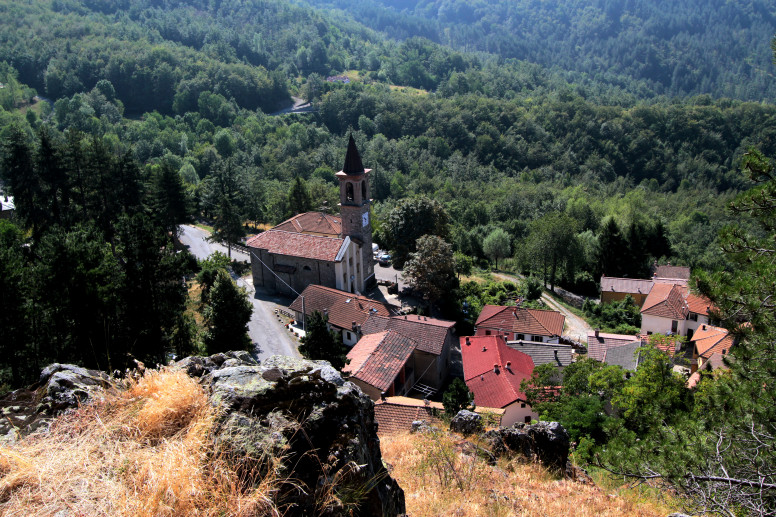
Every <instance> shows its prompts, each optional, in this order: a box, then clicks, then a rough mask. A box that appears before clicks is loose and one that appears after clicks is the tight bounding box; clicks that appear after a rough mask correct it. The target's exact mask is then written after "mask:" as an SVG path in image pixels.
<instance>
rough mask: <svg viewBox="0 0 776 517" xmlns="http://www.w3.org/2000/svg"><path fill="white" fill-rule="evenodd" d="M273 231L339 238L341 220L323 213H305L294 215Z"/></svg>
mask: <svg viewBox="0 0 776 517" xmlns="http://www.w3.org/2000/svg"><path fill="white" fill-rule="evenodd" d="M273 230H282V231H285V232H295V233H315V234H325V235H331V236H335V237H336V236H339V235H340V234H341V233H342V220H341V219H340V218H339V217H334V216H333V215H328V214H324V213H323V212H305V213H303V214H299V215H295V216H294V217H292V218H291V219H288V220H287V221H283V222H282V223H280V224H279V225H277V226H275V227H274V228H273Z"/></svg>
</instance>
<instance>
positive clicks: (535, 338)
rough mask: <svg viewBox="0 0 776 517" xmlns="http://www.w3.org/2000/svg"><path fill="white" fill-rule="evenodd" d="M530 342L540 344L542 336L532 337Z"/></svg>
mask: <svg viewBox="0 0 776 517" xmlns="http://www.w3.org/2000/svg"><path fill="white" fill-rule="evenodd" d="M532 341H536V342H537V343H541V342H542V341H544V340H543V339H542V336H536V335H534V336H533V339H532Z"/></svg>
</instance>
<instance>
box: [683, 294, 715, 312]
mask: <svg viewBox="0 0 776 517" xmlns="http://www.w3.org/2000/svg"><path fill="white" fill-rule="evenodd" d="M686 301H687V307H688V308H689V309H690V312H694V313H696V314H703V315H704V316H708V315H709V309H710V308H711V300H709V299H708V298H706V297H705V296H700V295H697V294H693V293H687V298H686Z"/></svg>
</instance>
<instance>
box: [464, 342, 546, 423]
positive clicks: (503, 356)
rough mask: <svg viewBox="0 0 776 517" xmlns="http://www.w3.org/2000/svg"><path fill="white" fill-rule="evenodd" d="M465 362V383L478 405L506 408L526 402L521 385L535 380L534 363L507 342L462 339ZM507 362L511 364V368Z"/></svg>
mask: <svg viewBox="0 0 776 517" xmlns="http://www.w3.org/2000/svg"><path fill="white" fill-rule="evenodd" d="M467 340H468V342H467ZM461 358H462V360H463V376H464V380H465V381H466V385H467V386H468V387H469V389H470V390H471V391H472V393H474V403H475V404H476V405H478V406H489V407H496V408H503V407H506V406H508V405H510V404H512V403H513V402H515V401H517V400H525V394H524V393H523V392H521V391H520V383H521V382H522V381H523V379H530V378H531V375H532V374H533V369H534V364H533V361H532V360H531V357H530V356H528V355H527V354H524V353H522V352H518V351H517V350H513V349H511V348H509V347H508V346H507V344H506V342H505V341H504V339H503V338H501V337H499V336H469V337H462V338H461ZM507 362H510V363H511V364H510V366H509V368H507V367H506V365H507ZM494 365H498V366H497V367H495V368H494Z"/></svg>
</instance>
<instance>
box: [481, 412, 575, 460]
mask: <svg viewBox="0 0 776 517" xmlns="http://www.w3.org/2000/svg"><path fill="white" fill-rule="evenodd" d="M484 438H485V440H486V441H487V442H488V443H489V445H490V447H491V451H492V452H493V454H494V455H496V456H497V457H498V456H504V455H508V454H521V455H523V456H524V457H526V458H527V459H529V460H534V459H536V460H538V461H539V462H541V463H542V464H543V465H544V466H545V467H547V468H548V469H550V470H554V471H559V472H565V471H566V465H567V462H568V456H569V448H570V440H569V434H568V432H566V429H564V428H563V426H562V425H560V424H559V423H558V422H539V423H536V424H524V423H517V424H514V425H513V426H511V427H500V428H498V429H495V430H493V431H488V432H487V433H485V434H484Z"/></svg>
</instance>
